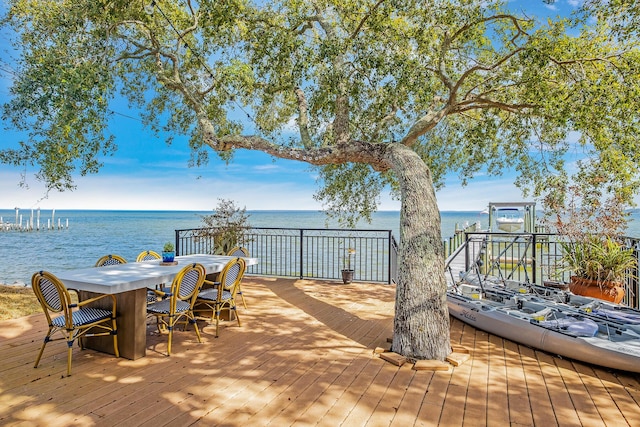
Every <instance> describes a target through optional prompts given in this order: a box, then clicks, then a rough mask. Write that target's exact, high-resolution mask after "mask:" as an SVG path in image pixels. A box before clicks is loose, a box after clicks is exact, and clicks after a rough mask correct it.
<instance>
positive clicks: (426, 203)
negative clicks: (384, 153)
mask: <svg viewBox="0 0 640 427" xmlns="http://www.w3.org/2000/svg"><path fill="white" fill-rule="evenodd" d="M393 145H394V147H390V150H389V154H390V162H391V164H392V168H393V170H394V172H395V175H396V177H397V178H398V181H399V184H400V190H401V197H402V206H401V209H400V247H399V253H398V255H399V256H398V259H399V262H398V284H397V288H396V304H395V311H396V313H395V320H394V331H393V343H392V351H394V352H396V353H398V354H401V355H403V356H405V357H407V358H408V359H410V360H425V359H432V360H444V359H445V357H446V356H447V355H448V354H449V353H451V345H450V335H449V311H448V309H447V300H446V281H445V273H444V249H443V245H442V237H441V232H440V211H439V210H438V204H437V201H436V196H435V190H434V188H433V183H432V180H431V172H430V170H429V168H428V167H427V166H426V164H425V163H424V161H423V160H422V159H420V157H419V156H418V154H416V153H415V152H414V151H413V150H411V149H409V148H408V147H405V146H403V145H399V144H398V145H396V144H393Z"/></svg>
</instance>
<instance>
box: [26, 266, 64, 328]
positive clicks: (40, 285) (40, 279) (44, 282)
mask: <svg viewBox="0 0 640 427" xmlns="http://www.w3.org/2000/svg"><path fill="white" fill-rule="evenodd" d="M31 288H32V289H33V292H34V293H35V294H36V298H38V302H40V305H41V306H42V309H43V310H44V314H45V315H46V316H47V321H48V323H49V324H51V314H50V312H53V313H62V314H64V317H65V323H66V327H67V328H71V326H72V325H71V323H72V316H71V305H72V301H71V295H70V294H69V291H68V290H67V288H66V287H65V286H64V284H63V283H62V282H61V281H60V279H58V278H57V277H56V276H54V275H53V274H51V273H49V272H46V271H39V272H37V273H35V274H34V275H33V276H32V277H31Z"/></svg>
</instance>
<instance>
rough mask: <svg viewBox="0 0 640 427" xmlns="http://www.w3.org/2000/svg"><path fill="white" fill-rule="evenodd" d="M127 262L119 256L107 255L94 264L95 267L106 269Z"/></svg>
mask: <svg viewBox="0 0 640 427" xmlns="http://www.w3.org/2000/svg"><path fill="white" fill-rule="evenodd" d="M126 263H127V260H126V259H124V258H122V257H121V256H118V255H114V254H109V255H105V256H103V257H101V258H100V259H98V261H97V262H96V265H95V266H96V267H106V266H109V265H118V264H126Z"/></svg>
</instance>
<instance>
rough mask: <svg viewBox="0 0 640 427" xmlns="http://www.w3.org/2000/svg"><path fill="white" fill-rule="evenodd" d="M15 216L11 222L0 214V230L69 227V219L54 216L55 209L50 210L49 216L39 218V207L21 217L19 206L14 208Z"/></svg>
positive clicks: (58, 228)
mask: <svg viewBox="0 0 640 427" xmlns="http://www.w3.org/2000/svg"><path fill="white" fill-rule="evenodd" d="M15 210H16V216H15V219H14V221H13V222H9V221H6V220H5V218H3V217H2V216H0V231H41V230H66V229H68V228H69V219H68V218H67V219H66V220H65V221H62V219H61V218H56V210H55V209H53V210H52V211H51V217H50V218H46V221H45V220H44V218H42V219H41V216H40V208H37V209H31V214H30V215H29V216H28V217H26V218H25V217H23V214H21V213H20V208H15ZM56 220H57V223H56Z"/></svg>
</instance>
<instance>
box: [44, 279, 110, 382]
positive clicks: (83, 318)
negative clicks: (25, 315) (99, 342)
mask: <svg viewBox="0 0 640 427" xmlns="http://www.w3.org/2000/svg"><path fill="white" fill-rule="evenodd" d="M31 287H32V289H33V292H34V293H35V294H36V297H37V298H38V301H39V302H40V305H41V306H42V309H43V310H44V314H45V316H47V323H48V324H49V331H48V332H47V335H46V336H45V338H44V342H43V343H42V347H40V353H38V357H37V358H36V363H35V365H34V366H33V367H34V368H37V367H38V364H39V363H40V358H41V357H42V353H43V352H44V348H45V346H46V345H47V343H48V342H49V341H59V340H63V339H64V340H65V341H66V342H67V376H69V375H71V358H72V353H73V351H72V350H73V342H74V341H75V340H76V339H78V343H79V344H80V347H81V348H82V340H81V339H80V338H83V337H97V336H105V335H112V336H113V349H114V353H115V356H116V357H120V353H119V351H118V335H117V331H118V328H117V326H116V297H115V296H114V295H108V294H105V295H99V296H97V297H94V298H90V299H87V300H84V301H81V302H78V303H73V302H72V300H71V294H70V293H69V290H68V289H67V288H66V286H65V285H64V284H63V283H62V282H61V281H60V280H59V279H58V278H57V277H56V276H54V275H53V274H51V273H48V272H46V271H40V272H38V273H35V274H34V275H33V276H32V278H31ZM102 299H106V300H109V299H110V300H111V301H109V302H110V303H111V304H108V305H110V306H111V309H110V310H108V309H103V308H97V307H87V305H88V304H91V303H93V302H95V301H99V300H102ZM59 313H61V314H59ZM56 314H59V315H57V316H56ZM52 315H53V316H55V317H52ZM57 332H60V333H61V334H62V337H60V338H52V336H53V335H54V334H56V333H57Z"/></svg>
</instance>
